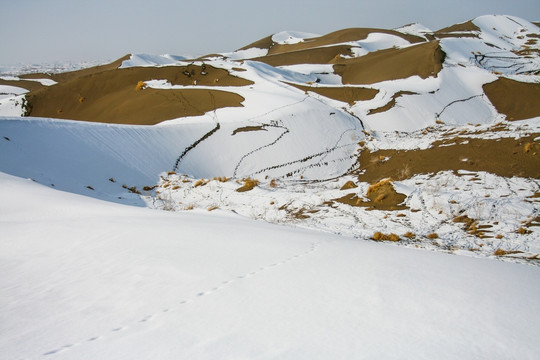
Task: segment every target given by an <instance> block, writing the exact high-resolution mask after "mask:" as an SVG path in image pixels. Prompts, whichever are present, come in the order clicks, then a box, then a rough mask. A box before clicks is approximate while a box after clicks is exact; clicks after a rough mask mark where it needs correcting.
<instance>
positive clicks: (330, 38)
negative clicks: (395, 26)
mask: <svg viewBox="0 0 540 360" xmlns="http://www.w3.org/2000/svg"><path fill="white" fill-rule="evenodd" d="M372 33H382V34H388V35H394V36H397V37H400V38H402V39H404V40H406V41H408V42H410V43H413V44H414V43H419V42H424V41H426V40H425V39H424V38H421V37H419V36H415V35H410V34H403V33H400V32H399V31H394V30H385V29H371V28H351V29H344V30H338V31H334V32H332V33H329V34H326V35H323V36H319V37H316V38H311V39H305V40H304V41H302V42H299V43H296V44H284V45H281V44H273V45H272V46H271V47H270V48H268V47H265V48H266V49H269V52H268V55H274V54H282V53H288V52H293V51H298V50H306V49H313V48H318V47H321V46H328V45H333V44H341V43H345V42H351V41H360V40H364V39H366V38H367V37H368V36H369V34H372ZM259 41H260V43H259V44H261V45H262V44H267V41H268V38H265V39H261V40H259ZM263 41H265V42H263ZM270 41H272V37H270ZM254 44H256V43H254Z"/></svg>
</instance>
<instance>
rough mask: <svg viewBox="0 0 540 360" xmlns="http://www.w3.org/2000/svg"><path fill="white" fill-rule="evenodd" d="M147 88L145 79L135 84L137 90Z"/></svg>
mask: <svg viewBox="0 0 540 360" xmlns="http://www.w3.org/2000/svg"><path fill="white" fill-rule="evenodd" d="M144 89H146V83H145V82H144V81H139V82H138V83H137V85H136V86H135V90H144Z"/></svg>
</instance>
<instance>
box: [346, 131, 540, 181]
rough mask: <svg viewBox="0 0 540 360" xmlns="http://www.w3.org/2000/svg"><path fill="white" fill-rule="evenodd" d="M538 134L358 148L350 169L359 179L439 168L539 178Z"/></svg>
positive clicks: (402, 175)
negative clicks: (407, 146)
mask: <svg viewBox="0 0 540 360" xmlns="http://www.w3.org/2000/svg"><path fill="white" fill-rule="evenodd" d="M538 136H540V134H538V133H537V134H532V135H529V136H527V137H523V138H520V139H514V138H502V139H469V138H463V137H455V138H451V139H447V140H445V141H441V142H435V143H434V144H433V147H431V148H429V149H426V150H378V151H375V152H371V151H369V150H368V149H362V151H361V153H360V156H359V158H358V164H359V168H358V169H357V170H355V171H354V172H353V174H354V175H357V176H358V179H359V181H365V182H369V183H372V182H376V181H379V180H381V179H385V178H392V179H394V180H404V179H408V178H410V177H411V176H414V175H416V174H430V173H437V172H440V171H446V170H450V171H457V170H468V171H486V172H490V173H492V174H496V175H499V176H504V177H512V176H520V177H528V178H535V179H540V144H538V141H534V139H535V138H537V137H538Z"/></svg>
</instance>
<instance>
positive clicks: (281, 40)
mask: <svg viewBox="0 0 540 360" xmlns="http://www.w3.org/2000/svg"><path fill="white" fill-rule="evenodd" d="M319 36H321V35H317V34H312V33H307V32H300V31H282V32H278V33H276V34H274V35H272V41H273V42H275V43H276V44H280V45H291V44H297V43H300V42H304V41H305V39H311V38H316V37H319Z"/></svg>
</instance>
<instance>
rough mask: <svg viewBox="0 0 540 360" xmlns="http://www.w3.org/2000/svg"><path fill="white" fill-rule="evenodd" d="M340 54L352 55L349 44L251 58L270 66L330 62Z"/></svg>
mask: <svg viewBox="0 0 540 360" xmlns="http://www.w3.org/2000/svg"><path fill="white" fill-rule="evenodd" d="M341 55H347V56H351V55H353V53H352V51H351V46H350V45H336V46H327V47H320V48H314V49H306V50H297V51H291V52H284V53H279V54H275V55H267V56H262V57H258V58H254V59H251V60H253V61H260V62H263V63H266V64H268V65H272V66H285V65H297V64H330V63H333V62H335V60H336V59H337V58H340V56H341Z"/></svg>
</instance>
